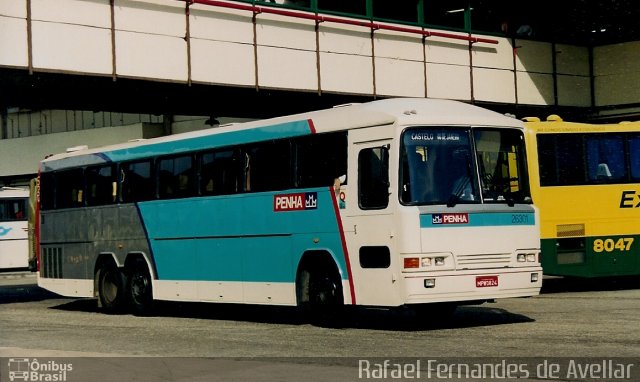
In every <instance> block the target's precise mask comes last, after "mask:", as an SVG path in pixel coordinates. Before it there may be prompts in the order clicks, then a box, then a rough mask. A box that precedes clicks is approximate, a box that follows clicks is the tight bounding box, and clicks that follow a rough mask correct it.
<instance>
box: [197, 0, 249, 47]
mask: <svg viewBox="0 0 640 382" xmlns="http://www.w3.org/2000/svg"><path fill="white" fill-rule="evenodd" d="M190 13H191V17H190V19H189V20H190V21H189V27H190V28H191V30H190V34H191V38H192V39H207V40H214V41H228V42H238V43H246V44H253V25H252V23H251V13H249V12H246V11H239V10H233V9H222V8H216V7H209V6H206V5H198V4H194V5H192V6H191V11H190Z"/></svg>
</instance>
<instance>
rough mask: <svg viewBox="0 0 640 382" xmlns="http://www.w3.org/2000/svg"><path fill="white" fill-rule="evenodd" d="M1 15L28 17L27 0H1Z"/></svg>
mask: <svg viewBox="0 0 640 382" xmlns="http://www.w3.org/2000/svg"><path fill="white" fill-rule="evenodd" d="M0 15H2V16H9V17H19V18H23V19H25V18H27V1H26V0H0Z"/></svg>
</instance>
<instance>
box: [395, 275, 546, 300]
mask: <svg viewBox="0 0 640 382" xmlns="http://www.w3.org/2000/svg"><path fill="white" fill-rule="evenodd" d="M494 271H495V272H492V270H490V269H479V270H466V271H457V272H442V273H440V272H419V273H403V276H404V282H405V291H406V299H405V301H406V303H407V304H424V303H434V302H465V301H482V300H493V299H498V298H510V297H531V296H536V295H538V294H540V288H541V287H542V268H541V267H527V268H513V269H504V268H501V269H495V270H494Z"/></svg>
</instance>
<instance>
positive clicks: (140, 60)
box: [116, 31, 187, 81]
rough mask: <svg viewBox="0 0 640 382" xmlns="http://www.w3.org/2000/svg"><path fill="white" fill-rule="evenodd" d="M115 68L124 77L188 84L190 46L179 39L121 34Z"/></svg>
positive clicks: (117, 33) (118, 38)
mask: <svg viewBox="0 0 640 382" xmlns="http://www.w3.org/2000/svg"><path fill="white" fill-rule="evenodd" d="M116 66H117V74H118V75H121V76H131V77H141V78H154V79H160V80H174V81H187V43H186V42H185V41H184V39H182V38H178V37H169V36H161V35H151V34H142V33H135V32H122V31H119V32H116Z"/></svg>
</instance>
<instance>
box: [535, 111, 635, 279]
mask: <svg viewBox="0 0 640 382" xmlns="http://www.w3.org/2000/svg"><path fill="white" fill-rule="evenodd" d="M525 125H526V141H527V143H526V144H527V152H528V158H529V159H528V161H529V162H528V166H529V173H530V178H531V179H530V182H531V194H532V198H533V201H534V203H535V204H536V205H537V206H538V207H539V208H540V229H541V250H542V261H541V262H542V267H543V272H544V273H545V274H547V275H557V276H570V277H604V276H631V275H638V274H640V122H621V123H617V124H586V123H572V122H565V121H563V120H562V119H561V118H560V117H558V116H555V115H554V116H550V117H549V118H547V120H546V121H540V119H538V118H525Z"/></svg>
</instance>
